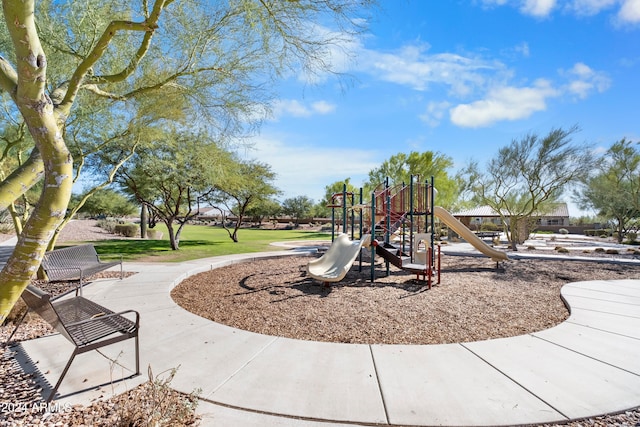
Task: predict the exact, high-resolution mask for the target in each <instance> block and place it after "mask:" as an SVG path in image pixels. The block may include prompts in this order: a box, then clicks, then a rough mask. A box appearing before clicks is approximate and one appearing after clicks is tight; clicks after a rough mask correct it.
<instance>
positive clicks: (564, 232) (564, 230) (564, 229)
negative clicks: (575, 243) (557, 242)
mask: <svg viewBox="0 0 640 427" xmlns="http://www.w3.org/2000/svg"><path fill="white" fill-rule="evenodd" d="M558 233H560V234H569V230H567V229H566V228H561V229H560V230H558Z"/></svg>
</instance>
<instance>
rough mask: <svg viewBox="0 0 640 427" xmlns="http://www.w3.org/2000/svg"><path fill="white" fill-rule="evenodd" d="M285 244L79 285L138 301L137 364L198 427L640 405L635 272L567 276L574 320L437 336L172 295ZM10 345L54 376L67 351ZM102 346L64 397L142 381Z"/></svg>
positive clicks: (306, 425)
mask: <svg viewBox="0 0 640 427" xmlns="http://www.w3.org/2000/svg"><path fill="white" fill-rule="evenodd" d="M284 253H288V254H299V253H300V252H299V251H295V250H294V251H286V252H277V253H274V252H269V253H260V254H246V255H232V256H223V257H216V258H210V259H203V260H198V261H192V262H184V263H179V264H168V263H167V264H159V263H125V270H126V271H137V272H138V274H136V275H134V276H131V277H129V278H126V279H124V280H122V281H119V280H100V281H96V282H95V283H93V284H90V285H89V286H87V287H86V288H85V290H84V296H85V297H87V298H90V299H92V300H94V301H95V302H97V303H98V304H101V305H104V306H107V307H109V308H111V309H113V310H116V311H117V310H124V309H135V310H138V311H139V312H140V314H141V331H140V355H141V366H142V367H143V369H142V370H143V372H146V367H147V366H151V367H152V369H153V373H154V375H158V374H161V373H162V372H164V371H168V370H171V369H172V368H178V372H177V375H176V376H175V378H174V380H173V382H172V383H171V384H172V387H173V388H175V389H177V390H180V391H183V392H185V393H189V392H192V391H194V390H196V389H200V390H201V392H200V394H199V395H200V398H201V399H202V400H201V402H200V404H199V407H198V412H199V413H200V414H201V415H202V424H201V425H203V426H234V427H257V426H277V427H289V426H296V427H327V426H336V427H337V426H342V427H347V426H354V425H356V426H357V425H363V426H364V425H367V426H371V425H403V426H429V425H477V426H486V425H518V424H538V423H550V422H554V421H558V422H562V421H566V420H568V419H576V418H583V417H591V416H595V415H601V414H605V413H612V412H618V411H622V410H625V409H628V408H633V407H637V406H640V280H611V281H590V282H578V283H571V284H568V285H566V286H565V287H564V288H563V289H562V295H563V297H564V298H565V299H566V301H567V302H568V304H569V306H570V307H571V317H570V318H569V319H568V320H567V321H566V322H564V323H562V324H560V325H558V326H556V327H554V328H551V329H548V330H545V331H540V332H536V333H532V334H528V335H523V336H518V337H513V338H504V339H495V340H488V341H481V342H470V343H462V344H444V345H416V346H410V345H362V344H337V343H323V342H312V341H299V340H292V339H287V338H281V337H276V336H266V335H260V334H255V333H251V332H246V331H242V330H238V329H234V328H230V327H227V326H224V325H220V324H217V323H214V322H211V321H209V320H207V319H203V318H201V317H198V316H196V315H194V314H192V313H189V312H187V311H185V310H184V309H182V308H180V307H179V306H177V305H176V304H175V303H174V302H173V300H172V299H171V297H170V291H171V289H172V288H173V287H174V286H175V285H176V284H177V283H179V282H180V281H181V280H183V279H184V278H186V277H188V276H189V275H192V274H196V273H199V272H202V271H206V270H210V269H213V268H217V267H221V266H224V265H228V264H231V263H236V262H251V261H253V260H255V259H258V258H265V257H273V256H275V255H279V256H282V255H283V254H284ZM18 351H19V358H20V360H21V361H22V363H23V365H24V366H25V369H31V370H33V369H36V370H37V372H38V373H39V375H40V376H41V377H42V378H43V379H44V380H46V381H47V382H49V383H55V380H56V379H57V378H58V376H59V375H60V372H61V370H62V368H63V367H64V364H65V362H66V360H67V358H68V357H69V354H70V353H71V351H72V348H70V345H69V344H68V342H67V341H66V340H65V339H64V338H62V337H61V336H59V335H51V336H47V337H43V338H39V339H35V340H30V341H25V342H22V343H21V344H20V345H19V346H18ZM101 351H102V353H103V354H104V355H100V354H98V353H96V352H92V353H89V354H85V355H81V356H78V357H77V358H76V360H75V361H74V364H73V365H72V367H71V370H70V371H69V373H68V374H67V377H66V378H65V380H64V381H63V383H62V385H61V387H60V397H59V398H58V399H56V402H58V404H60V405H64V404H65V403H71V404H85V405H88V404H90V403H91V402H92V401H93V400H94V399H97V398H99V397H103V398H106V397H109V396H110V395H112V394H114V393H120V392H123V391H124V390H125V389H130V388H133V387H135V386H136V385H138V384H140V383H142V382H144V381H146V379H147V377H146V375H142V376H139V377H135V378H129V376H130V374H131V372H130V371H129V369H130V368H131V367H132V364H133V362H132V361H133V353H132V352H133V343H132V342H130V343H126V342H125V343H120V344H118V345H114V346H112V347H107V348H104V349H102V350H101ZM105 356H106V357H105ZM107 357H109V358H111V359H113V360H115V361H116V363H114V362H112V361H110V360H108V359H107ZM127 368H129V369H127ZM97 385H100V386H99V387H98V388H96V386H97ZM46 392H47V389H46V387H45V390H44V393H46Z"/></svg>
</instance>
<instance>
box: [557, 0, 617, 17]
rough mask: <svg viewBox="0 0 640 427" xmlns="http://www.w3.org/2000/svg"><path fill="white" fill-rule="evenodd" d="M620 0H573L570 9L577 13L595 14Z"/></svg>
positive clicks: (584, 14) (583, 14)
mask: <svg viewBox="0 0 640 427" xmlns="http://www.w3.org/2000/svg"><path fill="white" fill-rule="evenodd" d="M618 1H619V0H573V1H572V2H571V3H570V4H569V6H568V9H569V10H570V11H573V12H575V13H576V14H577V15H582V16H593V15H597V14H598V13H600V12H602V11H603V10H605V9H608V8H610V7H612V6H614V5H615V4H616V3H618Z"/></svg>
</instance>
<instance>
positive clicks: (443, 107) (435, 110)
mask: <svg viewBox="0 0 640 427" xmlns="http://www.w3.org/2000/svg"><path fill="white" fill-rule="evenodd" d="M450 106H451V104H450V103H448V102H447V101H441V102H429V104H427V108H426V111H425V112H424V113H423V114H420V116H419V117H420V120H422V121H423V122H425V123H426V124H428V125H429V126H431V127H435V126H438V125H439V124H440V122H441V121H442V118H443V117H444V115H445V113H446V111H447V109H448V108H449V107H450Z"/></svg>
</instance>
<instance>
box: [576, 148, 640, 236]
mask: <svg viewBox="0 0 640 427" xmlns="http://www.w3.org/2000/svg"><path fill="white" fill-rule="evenodd" d="M639 147H640V145H639V144H638V143H635V144H634V143H633V142H631V141H629V140H627V139H626V138H623V139H621V140H620V141H617V142H616V143H614V144H613V145H612V146H611V147H610V148H609V149H608V150H607V151H606V152H605V153H604V154H603V155H602V157H601V158H600V159H599V160H598V161H597V162H596V173H594V174H592V175H591V176H589V177H588V178H587V179H586V180H585V181H584V185H583V186H582V187H581V188H580V189H579V190H578V191H576V195H577V198H578V201H579V203H580V205H581V207H582V208H584V209H587V208H590V209H594V210H596V211H597V212H598V214H599V215H600V216H602V217H604V218H608V219H613V222H614V223H615V225H616V229H617V238H618V242H622V240H623V239H624V235H625V233H626V232H627V229H628V225H629V224H630V223H634V220H640V149H639Z"/></svg>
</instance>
